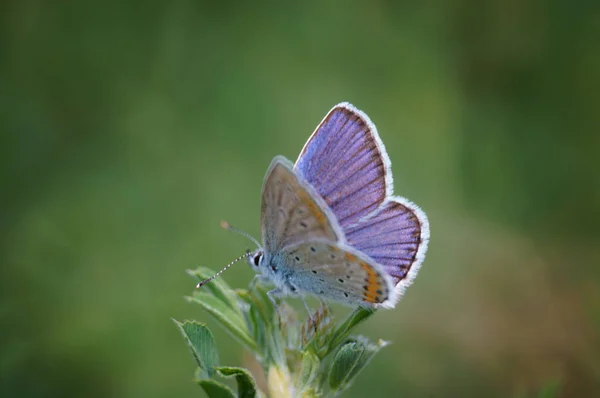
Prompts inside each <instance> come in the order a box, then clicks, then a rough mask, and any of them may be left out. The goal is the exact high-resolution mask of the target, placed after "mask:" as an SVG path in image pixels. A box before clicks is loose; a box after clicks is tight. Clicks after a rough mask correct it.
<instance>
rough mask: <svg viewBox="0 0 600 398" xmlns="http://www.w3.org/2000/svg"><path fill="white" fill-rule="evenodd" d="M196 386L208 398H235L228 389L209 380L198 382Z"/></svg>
mask: <svg viewBox="0 0 600 398" xmlns="http://www.w3.org/2000/svg"><path fill="white" fill-rule="evenodd" d="M198 384H199V385H200V387H202V389H203V390H204V392H205V393H206V395H208V397H209V398H236V397H235V394H234V393H233V391H231V390H230V389H229V387H227V386H225V385H223V384H221V383H219V382H216V381H214V380H210V379H203V380H198Z"/></svg>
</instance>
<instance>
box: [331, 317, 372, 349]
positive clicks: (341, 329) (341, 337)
mask: <svg viewBox="0 0 600 398" xmlns="http://www.w3.org/2000/svg"><path fill="white" fill-rule="evenodd" d="M375 311H376V310H375V309H372V308H361V307H358V308H357V309H355V310H354V311H352V312H351V313H350V315H348V317H347V318H346V320H345V321H344V322H343V323H342V324H340V325H339V326H338V327H337V328H336V330H335V332H333V336H332V338H331V341H330V343H329V349H328V351H327V352H326V353H325V355H324V356H326V355H328V354H329V353H331V352H333V351H334V350H335V349H336V348H337V347H338V346H339V345H340V344H341V343H343V342H344V341H345V340H346V338H347V337H348V336H349V335H350V333H351V332H352V330H353V329H354V328H355V327H356V326H358V325H359V324H361V323H363V322H364V321H366V320H367V319H369V318H370V317H371V316H372V315H373V314H374V313H375Z"/></svg>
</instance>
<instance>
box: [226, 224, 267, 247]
mask: <svg viewBox="0 0 600 398" xmlns="http://www.w3.org/2000/svg"><path fill="white" fill-rule="evenodd" d="M221 227H222V228H225V229H227V230H229V231H231V232H235V233H236V234H240V235H242V236H245V237H246V238H248V239H250V240H251V241H252V242H254V244H255V245H256V247H258V248H260V243H259V242H258V241H257V240H256V239H254V237H253V236H252V235H250V234H249V233H248V232H246V231H242V230H241V229H239V228H236V227H234V226H233V225H231V224H229V223H228V222H227V221H221Z"/></svg>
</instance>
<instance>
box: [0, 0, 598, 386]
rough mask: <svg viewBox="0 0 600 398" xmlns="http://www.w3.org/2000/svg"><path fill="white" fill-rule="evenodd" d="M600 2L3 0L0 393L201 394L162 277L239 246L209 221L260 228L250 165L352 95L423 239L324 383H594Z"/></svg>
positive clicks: (291, 143) (240, 359)
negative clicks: (351, 373) (373, 128)
mask: <svg viewBox="0 0 600 398" xmlns="http://www.w3.org/2000/svg"><path fill="white" fill-rule="evenodd" d="M599 8H600V7H598V6H597V3H596V2H591V1H590V2H585V1H580V2H563V1H533V0H530V1H504V0H495V1H485V2H480V1H476V0H454V1H449V2H441V1H427V2H420V3H413V4H407V3H403V4H400V3H394V2H386V1H372V2H359V1H346V2H340V1H333V2H317V1H306V2H298V3H296V4H293V3H292V2H288V3H287V4H285V5H284V4H279V5H276V3H274V2H273V3H271V4H269V3H262V4H254V3H253V4H250V3H248V4H246V3H243V2H232V1H228V2H227V1H226V2H221V3H216V2H215V3H212V2H211V3H208V2H207V3H202V2H194V1H190V0H188V1H173V2H157V1H150V2H139V3H135V2H130V1H104V2H89V3H88V2H84V1H73V2H46V1H34V0H20V1H18V0H14V1H4V2H2V4H1V5H0V21H1V26H0V29H1V42H0V43H1V44H0V45H1V47H0V48H1V52H0V131H1V139H0V140H1V141H0V173H1V174H0V175H1V178H2V195H1V206H0V223H1V226H0V244H1V253H0V256H1V257H0V258H1V271H0V272H1V274H0V283H1V291H0V295H1V296H0V297H1V302H0V319H1V321H2V328H1V332H0V341H1V343H0V347H1V351H0V375H1V380H0V388H1V389H0V395H1V396H2V397H66V396H86V397H176V396H177V397H184V396H185V397H191V396H202V394H203V393H202V392H201V391H200V388H199V387H198V386H196V385H194V384H193V383H192V382H191V379H192V374H193V370H194V362H193V360H192V358H191V356H190V355H189V352H188V349H187V347H186V345H185V343H184V342H183V340H182V338H181V336H180V335H179V333H178V331H177V330H176V328H175V327H174V325H173V324H172V322H171V320H170V318H171V317H175V318H177V319H184V318H194V319H199V320H208V316H207V314H205V313H203V312H202V311H200V310H199V309H198V308H197V307H194V306H192V305H189V304H186V302H185V301H184V300H183V299H182V297H183V296H184V295H186V294H189V293H190V292H191V291H192V289H193V285H194V281H193V280H192V279H191V278H189V277H188V276H187V275H186V274H185V273H184V270H185V269H186V268H193V267H195V266H196V265H199V264H202V265H206V266H210V267H212V268H220V267H221V266H222V265H224V264H226V263H227V262H228V261H229V260H231V259H233V258H234V257H236V256H238V255H239V254H241V253H243V252H244V250H245V249H246V247H248V245H249V242H247V241H246V240H245V239H244V238H242V237H239V236H236V235H233V234H231V233H228V232H227V231H224V230H222V229H220V228H219V221H220V220H221V219H226V220H228V221H230V222H231V223H233V224H234V225H236V226H238V227H240V228H243V229H246V230H247V231H249V232H250V233H252V234H253V235H255V236H258V235H259V200H260V197H259V196H260V189H261V182H262V178H263V173H264V172H265V170H266V168H267V166H268V164H269V162H270V161H271V159H272V157H273V156H275V155H276V154H282V155H285V156H287V157H288V158H290V159H292V160H295V158H296V156H297V154H298V152H299V151H300V149H301V148H302V145H303V144H304V142H305V140H306V139H307V138H308V136H309V135H310V133H311V132H312V131H313V129H314V127H315V126H316V125H317V123H318V122H319V121H320V120H321V118H322V117H323V116H324V115H325V113H326V112H327V111H328V110H329V109H330V108H331V107H332V106H333V105H334V104H336V103H338V102H341V101H350V102H352V103H354V104H355V105H356V106H357V107H358V108H360V109H362V110H364V111H365V112H367V113H368V114H369V115H370V117H371V118H372V119H373V120H374V122H375V123H376V124H377V126H378V128H379V131H380V134H381V136H382V138H383V140H384V142H385V143H386V146H387V149H388V152H389V154H390V157H391V160H392V163H393V172H394V176H395V181H396V185H395V190H396V193H398V194H401V195H403V196H406V197H408V198H410V199H411V200H413V201H415V202H416V203H418V204H419V205H421V206H422V207H423V208H424V209H425V211H426V212H427V214H428V215H429V218H430V222H431V229H432V237H431V242H430V249H429V254H428V257H427V259H426V261H425V264H424V266H423V268H422V270H421V273H420V275H419V277H418V278H417V281H416V283H415V285H414V287H412V288H411V289H410V290H409V291H408V294H407V295H406V298H405V299H404V300H403V301H402V302H401V303H400V305H399V306H398V307H397V308H396V309H395V310H393V311H381V312H379V313H378V314H377V315H376V317H375V318H374V319H373V320H372V321H370V322H368V323H367V324H366V325H364V327H363V329H362V331H363V332H364V333H365V334H367V335H369V336H371V337H373V338H377V337H381V338H384V339H387V340H391V341H393V345H392V346H390V347H388V348H386V349H385V350H383V351H382V353H381V354H380V355H379V356H378V357H376V358H375V360H374V362H373V364H372V365H371V366H369V367H368V368H367V370H366V371H365V372H364V373H363V374H361V375H360V377H359V378H358V379H357V382H356V384H355V386H354V387H353V388H352V389H351V390H350V391H349V392H348V393H347V394H346V395H345V396H348V397H364V396H367V394H370V396H378V397H379V396H381V397H384V396H389V397H392V396H402V397H457V396H460V397H481V396H488V397H516V396H534V395H535V394H536V393H537V392H538V391H540V390H542V389H544V388H548V386H552V385H554V384H556V383H558V384H559V391H560V394H559V396H561V397H592V396H600V339H599V335H600V333H599V329H600V287H599V283H598V282H599V276H600V228H599V225H600V178H599V176H598V173H599V171H600V108H599V106H600V84H599V81H600V79H599V71H600V47H599V46H598V37H600V24H598V21H599V19H598V16H599V15H600V9H599ZM252 274H253V273H252V271H251V270H250V269H249V267H247V266H246V265H244V264H237V265H235V266H234V267H232V269H231V270H230V271H229V272H227V273H226V274H225V276H224V278H225V279H226V280H227V281H228V282H229V283H231V284H232V285H233V286H237V287H243V286H246V285H247V283H248V282H249V281H250V279H251V277H252ZM209 324H210V325H211V326H213V327H214V331H215V334H216V338H217V342H218V343H219V345H220V349H221V357H222V362H223V363H225V364H228V365H244V364H245V363H246V361H247V358H245V356H244V355H243V353H242V352H241V351H240V349H239V346H238V345H237V343H235V342H234V341H232V340H231V338H229V336H227V335H225V334H224V333H223V332H222V330H220V329H217V328H216V326H215V325H214V324H213V323H212V322H210V321H209ZM374 391H377V393H376V394H375V393H374Z"/></svg>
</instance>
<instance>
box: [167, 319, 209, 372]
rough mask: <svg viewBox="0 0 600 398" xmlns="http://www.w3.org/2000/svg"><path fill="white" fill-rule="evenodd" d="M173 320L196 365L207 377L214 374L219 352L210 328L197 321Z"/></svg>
mask: <svg viewBox="0 0 600 398" xmlns="http://www.w3.org/2000/svg"><path fill="white" fill-rule="evenodd" d="M173 322H175V325H177V328H178V329H179V331H180V332H181V334H182V335H183V337H184V338H185V340H186V342H187V343H188V345H189V347H190V350H191V351H192V355H193V356H194V358H195V359H196V362H197V363H198V366H199V367H200V368H201V369H202V370H203V371H204V372H206V373H207V374H208V376H209V377H212V376H213V375H214V374H215V369H214V367H215V366H217V365H218V363H219V353H218V352H217V346H216V344H215V339H214V338H213V335H212V333H211V332H210V330H208V328H207V327H206V326H205V325H203V324H201V323H198V322H191V321H185V322H183V323H181V322H178V321H176V320H173Z"/></svg>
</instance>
